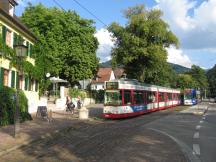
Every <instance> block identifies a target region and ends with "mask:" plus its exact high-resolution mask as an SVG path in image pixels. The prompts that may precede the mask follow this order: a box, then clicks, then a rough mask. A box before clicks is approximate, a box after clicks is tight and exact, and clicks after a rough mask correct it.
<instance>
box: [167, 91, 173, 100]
mask: <svg viewBox="0 0 216 162" xmlns="http://www.w3.org/2000/svg"><path fill="white" fill-rule="evenodd" d="M167 95H168V100H169V101H172V93H168V94H167Z"/></svg>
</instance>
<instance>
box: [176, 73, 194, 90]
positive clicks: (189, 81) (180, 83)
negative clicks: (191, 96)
mask: <svg viewBox="0 0 216 162" xmlns="http://www.w3.org/2000/svg"><path fill="white" fill-rule="evenodd" d="M177 78H178V79H177V87H178V88H181V89H187V88H189V89H191V88H194V86H195V84H196V83H195V81H194V80H193V78H192V76H191V75H189V74H179V75H178V77H177Z"/></svg>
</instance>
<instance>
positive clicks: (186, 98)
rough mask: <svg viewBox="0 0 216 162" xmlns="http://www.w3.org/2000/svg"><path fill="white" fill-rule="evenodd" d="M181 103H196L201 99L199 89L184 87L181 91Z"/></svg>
mask: <svg viewBox="0 0 216 162" xmlns="http://www.w3.org/2000/svg"><path fill="white" fill-rule="evenodd" d="M181 94H182V96H181V100H182V104H183V105H196V104H197V103H198V102H200V101H201V99H200V91H197V90H195V89H185V90H183V91H182V93H181Z"/></svg>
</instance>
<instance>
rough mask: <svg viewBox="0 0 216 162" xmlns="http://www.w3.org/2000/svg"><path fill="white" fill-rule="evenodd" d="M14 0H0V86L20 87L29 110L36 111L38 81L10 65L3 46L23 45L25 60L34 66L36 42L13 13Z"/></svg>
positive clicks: (15, 3)
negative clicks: (25, 51)
mask: <svg viewBox="0 0 216 162" xmlns="http://www.w3.org/2000/svg"><path fill="white" fill-rule="evenodd" d="M16 5H18V3H17V2H16V1H15V0H0V35H1V39H2V40H1V41H2V42H1V43H2V47H1V48H0V55H1V57H0V86H1V87H2V86H8V87H11V88H14V89H17V88H19V89H21V90H23V91H24V93H25V95H26V97H27V98H28V104H29V112H34V111H36V110H35V109H36V105H37V102H38V100H39V95H38V81H36V80H35V79H34V78H33V77H32V76H30V75H29V74H27V73H25V72H23V71H22V72H21V71H19V70H18V69H16V67H11V66H10V62H11V59H10V57H7V56H6V55H7V53H6V52H5V50H3V49H5V47H7V46H8V47H10V48H11V49H13V48H14V46H15V45H25V46H27V48H28V50H27V53H26V61H28V62H30V63H31V64H32V65H33V66H35V59H34V58H33V57H32V48H33V45H34V43H35V42H36V37H35V36H34V34H33V33H32V32H31V31H30V30H29V29H28V28H27V27H26V26H25V25H24V24H23V23H22V22H21V21H20V20H19V19H18V17H16V15H15V14H14V12H15V6H16Z"/></svg>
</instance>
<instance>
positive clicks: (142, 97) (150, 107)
mask: <svg viewBox="0 0 216 162" xmlns="http://www.w3.org/2000/svg"><path fill="white" fill-rule="evenodd" d="M179 104H180V90H175V89H171V88H166V87H160V86H155V85H147V84H144V83H140V82H138V81H137V80H129V79H120V80H113V81H107V82H105V98H104V110H103V116H104V117H105V118H127V117H131V116H136V115H141V114H144V113H148V112H153V111H157V110H162V109H166V108H170V107H173V106H177V105H179Z"/></svg>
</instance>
